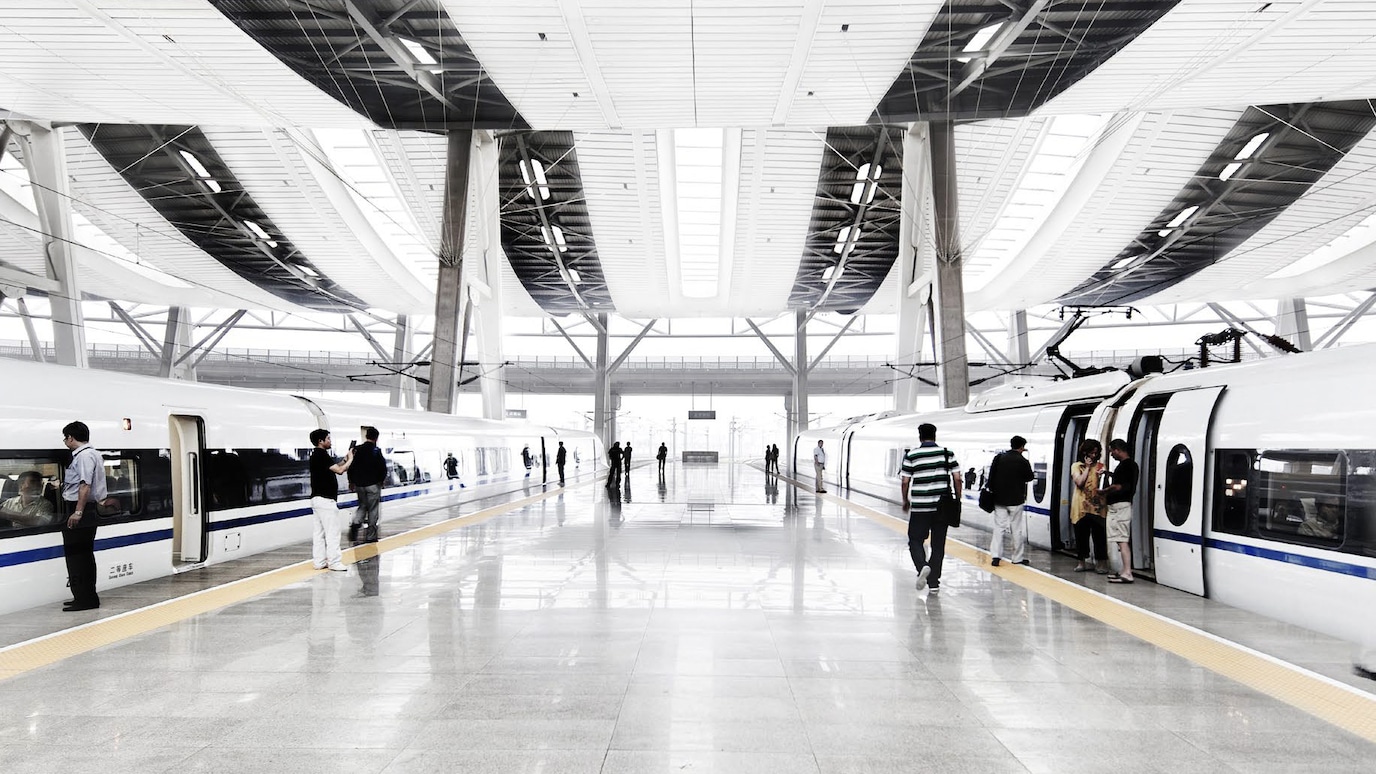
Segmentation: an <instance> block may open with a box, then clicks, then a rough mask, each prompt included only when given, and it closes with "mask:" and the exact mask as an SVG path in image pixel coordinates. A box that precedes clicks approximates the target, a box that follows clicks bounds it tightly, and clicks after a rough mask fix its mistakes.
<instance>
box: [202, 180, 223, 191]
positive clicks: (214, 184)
mask: <svg viewBox="0 0 1376 774" xmlns="http://www.w3.org/2000/svg"><path fill="white" fill-rule="evenodd" d="M201 182H202V183H205V187H206V188H209V189H210V192H211V193H219V192H220V190H221V189H220V181H218V180H216V179H215V178H213V177H207V178H204V179H202V180H201Z"/></svg>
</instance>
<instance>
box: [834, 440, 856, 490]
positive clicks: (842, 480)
mask: <svg viewBox="0 0 1376 774" xmlns="http://www.w3.org/2000/svg"><path fill="white" fill-rule="evenodd" d="M854 440H855V431H854V430H845V431H843V432H842V433H841V449H840V451H841V453H840V454H838V455H836V460H837V462H838V465H839V467H840V470H838V471H836V485H837V486H839V487H842V488H844V489H850V445H851V442H852V441H854Z"/></svg>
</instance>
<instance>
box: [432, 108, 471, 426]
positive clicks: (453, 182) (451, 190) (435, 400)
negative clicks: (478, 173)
mask: <svg viewBox="0 0 1376 774" xmlns="http://www.w3.org/2000/svg"><path fill="white" fill-rule="evenodd" d="M448 141H449V147H448V159H447V164H446V168H445V173H444V214H443V218H442V220H441V224H440V273H439V281H438V285H437V287H436V288H435V341H434V346H433V347H432V351H431V353H430V394H429V396H428V397H427V398H426V405H425V408H426V410H428V411H434V412H436V413H440V414H452V413H454V404H455V398H456V396H457V393H458V380H457V372H458V362H459V347H460V345H461V344H462V342H460V341H459V338H460V332H459V313H460V312H461V311H462V309H461V307H462V303H461V302H462V292H463V238H464V224H465V222H466V221H467V216H468V178H469V163H470V159H471V157H472V150H473V132H472V131H471V130H452V131H450V132H449V136H448Z"/></svg>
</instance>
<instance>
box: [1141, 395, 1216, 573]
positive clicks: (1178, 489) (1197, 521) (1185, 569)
mask: <svg viewBox="0 0 1376 774" xmlns="http://www.w3.org/2000/svg"><path fill="white" fill-rule="evenodd" d="M1222 392H1223V387H1204V388H1201V389H1197V390H1186V391H1184V392H1177V393H1172V395H1171V397H1170V402H1168V403H1167V404H1166V410H1165V413H1164V414H1163V415H1162V417H1161V422H1160V426H1159V427H1158V428H1157V430H1156V454H1155V465H1154V466H1153V474H1152V477H1151V478H1150V479H1146V478H1145V474H1144V480H1146V481H1150V482H1151V490H1152V494H1153V497H1152V500H1153V501H1154V507H1153V514H1152V515H1153V521H1154V529H1153V534H1154V535H1155V543H1156V580H1157V582H1158V583H1163V584H1165V585H1167V586H1172V587H1174V588H1177V589H1180V590H1181V591H1188V592H1191V593H1194V594H1199V595H1203V594H1204V496H1205V493H1204V472H1205V470H1204V468H1205V465H1206V462H1207V460H1208V444H1209V426H1210V424H1211V422H1212V420H1213V414H1214V406H1216V405H1217V404H1218V397H1219V395H1220V394H1221V393H1222Z"/></svg>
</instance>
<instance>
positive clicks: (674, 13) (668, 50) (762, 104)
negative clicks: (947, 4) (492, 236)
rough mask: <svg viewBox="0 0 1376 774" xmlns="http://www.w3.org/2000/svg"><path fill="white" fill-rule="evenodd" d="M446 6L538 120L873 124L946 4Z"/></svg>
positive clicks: (716, 0) (561, 123) (591, 124)
mask: <svg viewBox="0 0 1376 774" xmlns="http://www.w3.org/2000/svg"><path fill="white" fill-rule="evenodd" d="M445 7H446V10H448V12H449V15H450V17H451V18H452V19H453V20H454V23H455V24H456V26H457V27H458V29H459V31H460V33H462V34H463V36H464V40H465V41H466V42H467V43H468V44H469V45H470V46H471V47H472V48H473V50H474V52H475V53H476V54H477V56H478V59H479V60H480V61H481V62H482V63H483V66H484V67H485V68H486V69H487V71H488V73H489V74H490V75H491V77H492V79H493V81H494V82H495V83H496V84H497V85H498V87H499V88H501V90H502V93H503V94H505V95H506V97H507V99H509V100H510V101H511V103H512V104H513V105H515V106H516V108H517V110H519V111H520V112H521V115H522V117H524V118H525V119H526V120H527V121H528V122H530V124H531V125H532V126H535V127H537V128H549V129H574V130H578V129H599V128H613V129H617V128H620V127H623V126H625V127H635V128H637V129H649V128H675V127H694V126H701V127H715V126H723V127H738V126H783V125H793V126H817V127H822V126H834V125H847V124H861V123H864V122H865V121H866V120H867V119H868V118H869V115H870V113H871V112H872V111H873V109H874V106H875V104H876V103H877V102H878V101H879V98H880V97H882V96H883V95H884V94H885V93H886V92H887V91H888V89H889V86H890V85H891V84H892V83H893V82H894V79H895V78H897V77H898V74H899V73H900V72H901V71H902V69H903V67H904V66H905V65H906V64H907V62H908V59H909V58H910V57H911V56H912V53H913V51H914V50H915V49H916V48H917V46H918V44H919V43H920V42H921V40H922V37H923V35H924V34H926V31H927V27H928V25H929V24H930V23H931V20H932V18H933V16H934V15H935V14H936V12H937V11H938V10H939V9H940V8H941V7H942V3H941V2H934V1H933V0H925V1H924V2H920V3H916V4H914V3H898V2H892V1H890V2H883V1H877V0H841V1H840V2H825V3H824V2H822V0H753V1H751V2H739V1H738V0H586V1H585V2H574V1H573V0H540V1H538V2H528V3H519V4H515V3H508V2H504V1H503V0H477V1H476V2H467V1H466V0H446V2H445ZM843 25H845V26H847V27H848V29H847V30H846V31H842V26H843ZM542 36H543V37H542Z"/></svg>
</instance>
